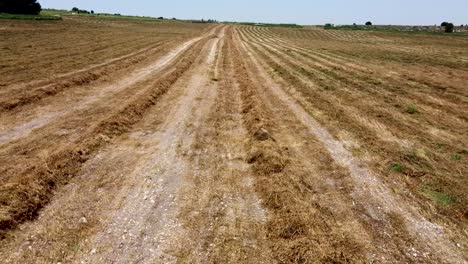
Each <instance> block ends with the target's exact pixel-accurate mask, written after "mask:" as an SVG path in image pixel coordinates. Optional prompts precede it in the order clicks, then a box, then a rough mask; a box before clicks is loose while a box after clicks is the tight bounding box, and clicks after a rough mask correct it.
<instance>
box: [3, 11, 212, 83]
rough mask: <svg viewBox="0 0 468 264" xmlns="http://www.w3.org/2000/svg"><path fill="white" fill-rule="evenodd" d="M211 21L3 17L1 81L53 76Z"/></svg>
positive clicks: (182, 36) (184, 33)
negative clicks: (167, 21) (34, 19)
mask: <svg viewBox="0 0 468 264" xmlns="http://www.w3.org/2000/svg"><path fill="white" fill-rule="evenodd" d="M206 27H207V25H206V24H191V23H183V22H178V23H164V22H158V21H157V20H149V21H147V20H135V19H119V20H113V19H93V18H89V17H86V16H83V17H82V16H77V17H64V18H63V20H58V21H26V20H0V38H1V39H2V42H1V43H0V50H1V51H2V56H1V58H0V75H1V76H2V79H1V80H0V87H5V86H10V85H12V84H17V83H23V82H30V81H33V80H41V79H48V78H51V77H53V76H55V75H57V74H65V73H68V72H70V71H74V70H80V69H82V68H86V67H89V66H91V65H93V64H99V63H102V62H104V61H106V60H110V59H113V58H116V57H120V56H124V55H126V54H129V53H132V52H135V51H136V50H140V49H144V48H146V47H148V46H151V45H154V44H155V43H158V42H162V41H167V40H173V41H176V40H181V39H186V38H189V37H191V36H195V35H198V34H199V33H200V32H201V31H202V30H203V29H205V28H206Z"/></svg>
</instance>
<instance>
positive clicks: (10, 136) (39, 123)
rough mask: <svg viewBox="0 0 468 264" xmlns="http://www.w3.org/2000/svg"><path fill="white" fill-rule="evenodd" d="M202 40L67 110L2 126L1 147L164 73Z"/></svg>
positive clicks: (40, 113)
mask: <svg viewBox="0 0 468 264" xmlns="http://www.w3.org/2000/svg"><path fill="white" fill-rule="evenodd" d="M201 39H202V38H201V37H198V38H194V39H191V40H189V41H187V42H185V43H183V44H182V45H180V46H178V47H177V48H175V49H173V50H172V51H170V52H169V53H168V54H166V55H164V56H163V57H162V58H160V59H159V60H157V61H156V62H154V63H152V64H150V65H148V66H146V67H144V68H142V69H138V70H135V71H134V72H132V73H131V74H129V76H128V77H126V78H124V79H122V80H119V81H118V82H117V83H112V84H109V85H106V86H104V87H102V88H100V89H98V92H96V93H94V94H92V95H90V96H87V97H85V98H82V99H80V100H76V101H74V102H71V104H69V105H67V106H66V108H65V109H61V110H62V111H57V110H54V109H48V108H51V106H50V105H47V107H44V108H45V109H44V110H42V109H39V110H36V111H34V113H33V114H34V116H35V117H33V119H32V120H30V121H28V122H26V123H23V124H20V125H17V126H15V127H10V128H8V125H5V124H2V127H1V129H0V145H2V144H6V143H8V142H11V141H13V140H17V139H20V138H22V137H26V136H27V135H29V133H31V131H33V130H35V129H38V128H41V127H43V126H45V125H47V124H48V123H50V122H52V121H54V120H56V119H58V118H60V117H63V116H64V115H66V114H69V113H70V111H73V112H75V111H79V110H82V109H85V108H87V107H89V106H90V105H92V104H94V103H96V102H99V101H101V100H103V99H105V98H108V97H109V96H111V95H113V94H117V93H118V92H120V91H123V90H124V89H127V88H128V87H130V86H133V85H135V84H137V83H139V82H141V81H143V80H145V79H146V78H148V77H149V76H150V75H153V74H156V73H158V72H160V71H162V70H163V69H164V68H166V67H168V66H170V65H171V63H172V62H173V61H174V60H176V59H177V58H178V57H179V56H180V55H181V54H183V53H184V52H185V51H186V50H188V49H189V48H190V47H191V46H193V45H194V44H195V43H197V42H198V41H199V40H201ZM62 108H63V107H62ZM29 118H31V117H29Z"/></svg>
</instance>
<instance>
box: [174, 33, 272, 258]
mask: <svg viewBox="0 0 468 264" xmlns="http://www.w3.org/2000/svg"><path fill="white" fill-rule="evenodd" d="M231 29H232V28H228V29H227V31H228V33H227V34H228V35H229V34H230V30H231ZM228 50H229V48H228V44H226V41H225V40H223V41H222V43H221V44H220V49H219V53H218V58H217V65H218V66H217V67H216V70H215V71H214V72H213V78H212V81H213V82H216V89H217V97H216V100H215V103H214V105H213V107H212V110H211V112H210V115H209V116H208V118H207V119H206V120H205V122H204V124H203V125H202V126H200V129H198V130H197V132H196V135H195V140H194V142H193V144H192V146H191V149H190V151H189V152H188V153H187V158H188V159H189V160H190V161H191V162H190V163H191V166H190V171H191V173H190V176H189V177H188V178H187V180H188V181H189V183H190V184H188V185H187V186H186V188H184V189H183V190H182V191H181V197H183V198H182V200H181V203H182V206H181V213H180V214H179V219H181V221H182V223H183V224H184V226H186V227H187V228H185V230H186V231H185V232H184V233H183V234H184V235H183V236H184V237H186V239H185V242H184V243H183V244H181V245H176V247H175V248H174V249H172V251H174V252H175V255H176V256H177V257H178V262H182V263H245V262H249V263H254V262H255V263H274V261H273V259H272V255H271V252H270V250H269V248H268V247H267V245H266V229H265V226H264V224H265V221H266V211H265V209H263V208H262V206H261V203H260V200H259V198H258V197H257V195H256V194H255V191H254V187H253V185H254V183H255V179H254V178H253V177H252V174H253V173H252V171H251V170H250V168H249V166H248V164H247V163H246V162H245V160H246V159H247V155H246V153H247V151H246V147H245V143H244V141H245V139H246V138H247V130H246V129H245V127H244V125H243V121H242V114H241V112H242V103H241V99H240V90H239V87H238V85H237V83H236V80H235V78H234V77H233V73H232V71H233V65H232V63H233V62H232V58H231V56H230V55H228ZM193 190H199V191H197V192H194V191H193ZM187 237H188V238H189V239H187Z"/></svg>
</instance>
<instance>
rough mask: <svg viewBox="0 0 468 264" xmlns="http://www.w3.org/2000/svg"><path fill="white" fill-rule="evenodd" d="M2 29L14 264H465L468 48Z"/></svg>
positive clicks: (73, 21)
mask: <svg viewBox="0 0 468 264" xmlns="http://www.w3.org/2000/svg"><path fill="white" fill-rule="evenodd" d="M1 23H2V25H0V26H1V27H2V28H5V29H4V30H2V31H0V34H2V35H5V36H8V41H7V43H2V44H1V45H5V47H6V48H5V47H3V46H1V47H0V49H5V50H9V51H11V52H9V53H8V55H7V56H5V57H4V58H2V59H4V60H5V61H4V62H2V67H1V68H0V73H1V74H2V76H5V78H4V79H2V80H1V82H2V84H1V85H2V86H1V89H0V95H1V97H0V117H1V119H0V175H1V177H0V181H1V182H0V183H1V184H0V231H1V233H0V234H1V240H0V257H1V258H2V260H3V262H5V263H58V262H60V263H136V262H138V263H466V262H467V257H468V252H467V249H466V246H467V242H468V234H467V233H466V228H467V217H468V216H467V212H468V211H467V210H468V209H467V208H466V203H467V201H468V200H467V196H466V192H467V189H466V186H468V182H467V179H466V176H465V175H466V171H467V165H466V162H465V160H466V149H467V148H468V146H467V145H468V138H467V136H466V130H467V124H466V122H467V119H466V114H467V113H468V108H467V99H468V94H467V91H466V89H464V87H466V85H467V84H468V83H467V82H466V80H467V79H466V78H465V77H466V76H467V74H468V72H467V71H466V67H465V66H466V65H465V64H464V63H465V62H466V61H467V58H468V57H467V54H468V53H467V50H466V45H465V46H463V45H464V44H466V42H467V40H466V39H464V38H462V37H459V38H453V39H452V38H451V37H450V39H445V40H444V39H440V38H439V36H431V35H423V37H421V36H420V35H417V36H414V37H409V36H408V35H407V34H402V33H387V34H384V33H372V32H348V31H343V32H342V31H323V30H319V29H316V28H305V29H276V28H274V29H273V28H264V27H244V26H226V25H221V24H219V25H216V24H215V25H193V24H185V23H181V22H177V23H168V22H166V23H156V22H144V21H139V22H138V21H133V20H128V21H127V20H125V19H123V20H119V21H118V22H117V21H114V20H108V21H107V20H105V19H104V20H93V19H92V18H79V17H77V18H69V19H65V20H64V21H63V22H62V23H63V24H60V23H55V24H53V23H49V22H45V24H43V27H41V30H42V32H41V34H39V33H37V34H38V36H42V37H43V38H38V41H37V43H36V44H34V45H33V47H34V49H35V52H33V51H27V49H26V48H27V47H25V46H24V45H25V44H24V43H25V42H24V41H23V36H24V34H26V32H30V33H31V34H36V33H32V32H35V30H34V28H35V27H38V26H39V24H37V22H23V21H19V22H10V21H7V22H1ZM151 23H156V24H151ZM3 24H5V25H3ZM70 25H74V26H75V27H76V28H77V31H79V32H82V33H87V34H92V37H91V36H89V35H87V37H86V38H83V39H80V38H76V37H74V36H73V35H72V34H70V33H69V32H68V31H66V30H65V28H66V27H68V26H70ZM90 25H91V26H90ZM101 27H104V29H102V30H101ZM112 30H115V31H112ZM109 31H110V32H109ZM124 33H126V34H124ZM155 33H156V34H155ZM69 34H70V35H69ZM47 36H48V37H47ZM54 38H55V39H59V38H63V39H65V40H67V41H70V42H68V44H70V43H74V44H72V45H70V47H71V48H70V49H68V50H66V49H64V47H62V46H61V45H64V46H65V45H67V43H63V44H61V45H51V44H50V43H51V42H53V40H54ZM417 38H421V39H423V40H424V41H425V43H428V42H429V43H431V45H432V48H431V49H429V48H426V47H425V46H423V45H414V43H416V42H417V40H415V39H417ZM96 40H98V41H96ZM16 43H19V45H16ZM91 43H93V44H91ZM122 43H131V44H128V45H124V44H122ZM418 43H419V42H418ZM447 47H451V48H452V49H453V50H454V51H455V52H458V53H457V54H458V58H454V57H451V56H450V54H447V53H446V52H445V49H446V48H447ZM364 51H366V52H364ZM27 52H30V53H27ZM20 53H23V54H25V55H27V54H29V55H27V56H25V57H24V58H23V57H21V56H19V54H20ZM67 54H69V55H67ZM408 54H414V56H415V58H416V59H415V60H414V61H412V62H411V63H409V62H408V61H407V60H408ZM33 56H36V59H34V60H32V59H31V58H32V57H33ZM67 56H68V57H67ZM38 58H41V59H39V60H38ZM67 58H69V59H71V60H73V61H74V63H71V62H70V61H68V59H67ZM80 58H81V59H80ZM28 59H31V60H30V61H29V62H28V61H27V60H28ZM53 60H54V61H55V62H54V65H59V66H60V67H58V66H54V67H52V66H50V65H51V64H50V62H51V61H53ZM14 61H16V63H13V62H14ZM33 62H34V63H33ZM48 62H49V63H48ZM25 64H31V67H29V68H25V69H22V70H19V69H15V68H14V67H19V66H18V65H25ZM15 65H16V66H15ZM36 76H39V77H36ZM463 76H465V77H463Z"/></svg>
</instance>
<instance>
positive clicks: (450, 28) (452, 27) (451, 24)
mask: <svg viewBox="0 0 468 264" xmlns="http://www.w3.org/2000/svg"><path fill="white" fill-rule="evenodd" d="M454 28H455V26H454V25H453V23H448V24H447V25H446V26H445V32H447V33H452V32H453V29H454Z"/></svg>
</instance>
